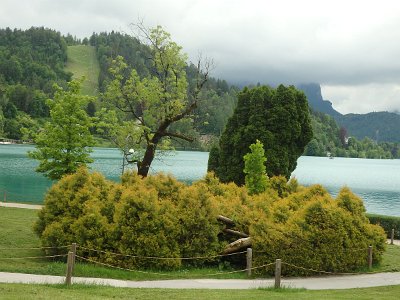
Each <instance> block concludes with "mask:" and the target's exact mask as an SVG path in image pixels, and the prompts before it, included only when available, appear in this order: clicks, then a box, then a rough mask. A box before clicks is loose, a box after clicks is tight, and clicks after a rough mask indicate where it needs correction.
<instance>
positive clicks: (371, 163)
mask: <svg viewBox="0 0 400 300" xmlns="http://www.w3.org/2000/svg"><path fill="white" fill-rule="evenodd" d="M33 149H34V147H33V146H32V145H0V193H1V194H0V197H1V198H0V201H3V199H4V196H6V197H7V200H8V201H15V202H17V201H20V202H33V203H41V202H42V200H43V195H44V193H45V191H46V190H47V189H48V188H49V187H50V186H51V184H52V182H51V181H50V180H48V179H46V178H45V177H43V176H42V175H41V174H38V173H36V172H35V168H36V166H37V165H38V163H37V161H35V160H32V159H29V158H28V157H27V156H26V153H27V151H30V150H33ZM92 157H93V158H94V160H95V162H94V163H93V164H92V165H91V169H92V170H96V171H100V172H101V173H103V174H105V176H106V177H107V178H109V179H111V180H114V181H118V180H119V176H120V175H121V163H122V157H121V154H120V152H119V151H118V150H117V149H108V148H95V149H94V152H93V153H92ZM207 160H208V153H207V152H191V151H176V152H174V153H173V154H170V155H167V156H164V157H163V158H162V159H161V160H157V161H154V163H153V165H152V168H151V171H150V172H151V173H156V172H160V171H162V172H164V173H172V174H173V175H174V176H175V177H176V178H177V179H178V180H181V181H185V182H193V181H195V180H198V179H200V178H202V177H203V176H204V175H205V174H206V170H207ZM292 176H295V177H296V178H297V180H298V181H299V183H301V184H303V185H311V184H316V183H319V184H322V185H323V186H324V187H325V188H326V189H327V190H328V191H329V192H330V193H331V194H332V195H334V196H335V195H336V194H337V193H338V192H339V190H340V188H341V187H343V186H348V187H349V188H351V189H352V191H353V192H354V193H356V194H358V195H359V196H360V197H361V198H362V199H363V200H364V203H365V206H366V208H367V211H368V212H370V213H377V214H385V215H393V216H400V160H377V159H356V158H355V159H353V158H335V159H328V158H325V157H307V156H304V157H300V158H299V160H298V166H297V168H296V170H295V171H294V172H293V174H292Z"/></svg>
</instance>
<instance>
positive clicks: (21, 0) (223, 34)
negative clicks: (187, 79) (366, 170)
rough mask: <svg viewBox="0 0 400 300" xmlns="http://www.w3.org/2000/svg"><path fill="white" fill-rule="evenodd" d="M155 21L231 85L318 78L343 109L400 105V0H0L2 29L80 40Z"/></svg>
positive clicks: (325, 94)
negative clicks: (48, 31)
mask: <svg viewBox="0 0 400 300" xmlns="http://www.w3.org/2000/svg"><path fill="white" fill-rule="evenodd" d="M139 19H143V20H144V23H145V24H146V25H147V26H149V27H153V26H156V25H162V26H163V27H164V28H165V29H166V30H167V31H168V32H170V33H171V35H172V38H173V40H174V41H176V42H177V43H178V44H180V45H181V46H183V49H184V51H185V52H186V53H188V54H189V57H190V58H191V59H192V60H195V58H196V57H197V55H198V53H199V52H201V53H203V55H206V56H208V57H211V58H213V59H214V61H215V63H216V68H215V70H214V71H213V74H212V75H213V76H214V77H219V78H222V79H226V80H228V81H229V82H231V83H238V82H240V83H243V82H245V83H257V82H260V83H262V84H278V83H284V84H298V83H308V82H317V83H320V84H321V85H322V94H323V97H324V99H327V100H330V101H331V102H332V103H333V106H334V108H335V109H336V110H338V111H339V112H341V113H351V112H353V113H365V112H370V111H382V110H388V111H393V110H399V111H400V1H395V0H393V1H391V0H376V1H371V0H363V1H361V0H360V1H358V0H343V1H342V0H334V1H331V0H324V1H321V0H319V1H317V0H316V1H313V0H301V1H299V0H290V1H289V0H276V1H269V0H265V1H262V0H259V1H258V0H240V1H239V0H98V1H95V0H18V1H16V0H0V27H1V28H5V27H10V28H22V29H27V28H29V27H31V26H45V27H48V28H52V29H55V30H57V31H60V32H61V33H63V34H66V33H71V34H72V35H76V36H77V37H79V38H83V37H89V36H90V35H91V34H92V33H93V32H101V31H108V32H109V31H111V30H115V31H123V32H125V33H132V31H131V29H130V26H129V24H130V23H132V22H137V21H138V20H139Z"/></svg>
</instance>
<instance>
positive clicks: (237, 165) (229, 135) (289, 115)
mask: <svg viewBox="0 0 400 300" xmlns="http://www.w3.org/2000/svg"><path fill="white" fill-rule="evenodd" d="M312 136H313V133H312V128H311V121H310V116H309V108H308V103H307V99H306V96H305V95H304V93H303V92H301V91H299V90H297V89H296V88H295V87H293V86H289V87H285V86H284V85H280V86H278V87H277V88H276V89H273V88H271V87H268V86H260V87H255V88H252V89H248V88H244V90H243V91H242V92H240V93H239V96H238V105H237V107H236V109H235V112H234V114H233V116H232V117H231V118H230V119H229V121H228V124H227V125H226V128H225V131H224V132H223V133H222V135H221V139H220V143H219V150H218V151H217V150H213V151H212V153H210V158H209V162H212V164H210V163H209V167H208V170H209V171H214V172H215V174H216V175H217V176H218V177H219V178H220V180H221V181H223V182H230V181H233V182H235V183H237V184H239V185H242V184H244V182H245V176H244V173H243V168H244V161H243V156H244V155H245V154H246V153H247V152H248V149H249V146H250V145H251V144H252V143H255V141H256V140H257V139H258V140H260V141H261V142H262V143H263V144H264V148H265V155H266V157H268V161H267V162H266V167H267V173H268V175H269V176H274V175H283V176H285V177H286V178H289V177H290V174H291V173H292V172H293V171H294V169H295V168H296V165H297V159H298V157H299V156H300V155H301V154H302V153H303V151H304V148H305V146H306V145H307V144H308V142H309V141H310V140H311V138H312ZM215 162H218V165H216V164H215Z"/></svg>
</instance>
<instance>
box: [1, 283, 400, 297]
mask: <svg viewBox="0 0 400 300" xmlns="http://www.w3.org/2000/svg"><path fill="white" fill-rule="evenodd" d="M399 293H400V286H388V287H377V288H363V289H349V290H326V291H306V290H297V289H295V290H291V289H281V290H272V289H257V290H173V289H130V288H113V287H104V286H85V285H73V286H71V287H66V286H64V285H51V286H50V285H27V284H0V294H1V295H2V299H32V298H34V299H52V300H54V299H141V300H143V299H151V300H158V299H176V300H179V299H221V300H225V299H226V300H235V299H249V300H250V299H285V300H287V299H299V300H302V299H351V300H358V299H387V300H390V299H398V295H399Z"/></svg>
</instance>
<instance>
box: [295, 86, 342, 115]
mask: <svg viewBox="0 0 400 300" xmlns="http://www.w3.org/2000/svg"><path fill="white" fill-rule="evenodd" d="M297 88H298V89H300V90H302V91H303V92H304V94H305V95H306V97H307V99H308V103H309V105H310V106H311V108H312V109H314V110H315V111H319V112H322V113H325V114H328V115H330V116H332V117H334V118H336V117H339V116H341V115H342V114H341V113H340V112H338V111H336V110H335V109H334V108H333V107H332V102H330V101H328V100H324V99H323V98H322V93H321V86H320V85H319V84H318V83H308V84H300V85H298V86H297Z"/></svg>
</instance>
